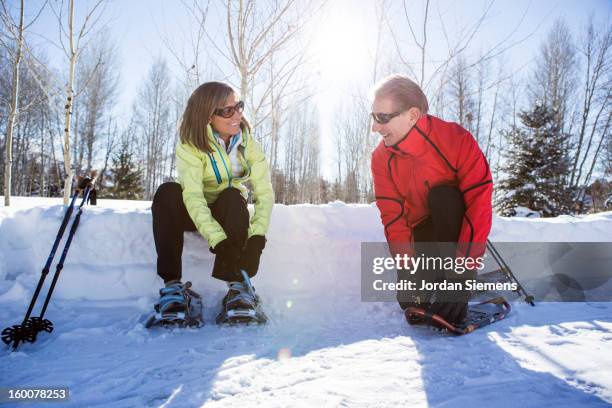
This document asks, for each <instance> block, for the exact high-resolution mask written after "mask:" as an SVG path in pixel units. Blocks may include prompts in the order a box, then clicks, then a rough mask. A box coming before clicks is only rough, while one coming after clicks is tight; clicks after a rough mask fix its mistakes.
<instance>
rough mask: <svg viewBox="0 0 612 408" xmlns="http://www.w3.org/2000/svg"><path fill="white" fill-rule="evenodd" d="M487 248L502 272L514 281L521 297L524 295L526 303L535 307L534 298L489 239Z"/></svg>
mask: <svg viewBox="0 0 612 408" xmlns="http://www.w3.org/2000/svg"><path fill="white" fill-rule="evenodd" d="M487 248H488V249H489V252H491V255H493V259H495V262H497V264H498V265H499V267H500V268H501V271H502V272H504V274H505V275H506V277H507V278H508V279H509V280H510V281H514V282H515V283H516V285H517V289H516V292H518V293H519V294H520V295H523V297H524V299H525V302H527V303H529V304H530V305H531V306H535V303H534V297H533V296H531V295H529V294H528V293H527V291H526V290H525V288H523V285H521V283H520V282H519V281H518V279H517V278H516V276H515V275H514V273H513V272H512V269H510V267H509V266H508V264H507V263H506V261H504V258H502V256H501V255H500V253H499V252H498V251H497V248H495V246H494V245H493V243H492V242H491V240H489V239H487Z"/></svg>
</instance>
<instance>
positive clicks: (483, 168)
mask: <svg viewBox="0 0 612 408" xmlns="http://www.w3.org/2000/svg"><path fill="white" fill-rule="evenodd" d="M427 111H428V102H427V97H426V96H425V94H424V93H423V91H422V90H421V88H420V87H419V86H418V85H417V84H416V83H414V82H413V81H411V80H410V79H408V78H407V77H405V76H401V75H392V76H390V77H388V78H386V79H384V80H383V81H381V82H380V83H379V84H378V85H377V86H376V88H375V90H374V102H373V103H372V114H371V115H372V118H373V124H372V131H373V132H376V133H378V134H379V135H380V136H381V138H382V140H381V142H380V143H379V145H378V146H377V147H376V149H375V150H374V152H373V153H372V175H373V179H374V191H375V194H376V205H377V206H378V208H379V210H380V215H381V219H382V223H383V225H384V228H385V236H386V238H387V242H388V243H389V246H390V248H391V251H392V253H394V255H395V254H397V253H404V254H406V253H409V254H411V255H418V253H419V251H420V250H419V249H418V248H419V244H418V243H422V242H453V243H457V246H456V247H455V249H454V250H453V256H455V255H461V256H464V257H473V258H475V257H479V256H482V255H483V254H484V251H485V246H486V242H487V237H488V235H489V231H490V229H491V218H492V205H491V195H492V191H493V183H492V178H491V172H490V170H489V165H488V163H487V160H486V158H485V156H484V154H483V153H482V151H481V150H480V148H479V147H478V144H477V143H476V141H475V140H474V137H473V136H472V135H471V134H470V133H469V132H468V131H467V130H465V129H464V128H462V127H461V126H459V125H458V124H456V123H450V122H444V121H442V120H441V119H439V118H436V117H435V116H431V115H429V114H428V113H427ZM415 244H416V245H415ZM425 246H426V247H427V249H425V250H423V251H421V252H420V253H426V254H427V255H428V256H430V255H432V249H431V248H432V245H429V246H427V245H425ZM415 250H416V253H415ZM455 251H456V252H455ZM434 252H435V250H434ZM443 253H444V250H439V251H438V253H437V254H435V255H437V256H442V255H443ZM446 253H447V254H448V252H446ZM452 275H453V276H451V279H455V280H458V281H463V282H465V280H466V279H468V278H473V277H475V271H470V272H469V273H464V274H456V273H453V274H452ZM446 277H447V278H448V277H449V275H448V274H447V275H446ZM414 278H415V277H414V276H412V275H410V273H409V272H408V271H405V270H398V280H400V279H408V280H410V279H414ZM423 278H424V279H429V278H430V277H423V276H421V279H423ZM417 285H419V286H420V283H419V282H417ZM438 298H442V297H441V296H438ZM431 299H432V298H431V293H429V294H427V293H425V292H421V293H419V292H418V291H417V292H415V291H411V292H410V293H406V292H404V293H401V292H398V301H399V303H400V306H401V307H402V309H405V308H407V307H409V306H415V305H416V306H419V307H423V308H426V309H428V310H429V311H431V312H432V313H436V314H438V315H441V316H442V317H443V318H445V319H446V320H447V321H449V322H451V323H460V322H461V321H463V319H464V318H465V315H466V312H467V302H468V300H469V291H463V292H462V293H458V294H455V296H454V297H453V299H452V301H436V300H434V301H433V302H430V300H431ZM434 299H435V298H434Z"/></svg>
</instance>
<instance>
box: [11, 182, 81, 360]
mask: <svg viewBox="0 0 612 408" xmlns="http://www.w3.org/2000/svg"><path fill="white" fill-rule="evenodd" d="M78 196H79V191H78V190H76V191H75V192H74V194H73V196H72V199H71V200H70V204H69V205H68V208H67V209H66V212H65V213H64V218H63V219H62V224H61V225H60V228H59V230H58V232H57V235H56V236H55V241H54V242H53V246H52V247H51V253H50V254H49V257H48V258H47V262H45V266H44V267H43V269H42V272H41V274H40V279H39V280H38V284H37V285H36V290H35V291H34V295H32V299H31V300H30V305H29V306H28V310H27V312H26V314H25V316H24V318H23V321H22V322H21V325H15V326H12V327H7V328H5V329H4V330H3V331H2V341H4V342H5V343H6V344H10V343H11V342H12V341H14V342H15V344H14V347H13V349H16V348H17V345H18V344H19V341H21V340H26V339H30V338H31V337H32V335H33V333H31V330H30V326H29V324H28V322H29V320H30V315H31V314H32V310H33V309H34V306H35V305H36V301H37V300H38V295H39V294H40V291H41V289H42V287H43V284H44V282H45V279H46V278H47V275H48V274H49V269H50V268H51V263H52V262H53V258H55V251H57V247H58V246H59V243H60V242H61V240H62V237H63V236H64V231H65V230H66V226H67V225H68V220H69V219H70V217H71V215H72V211H73V209H74V203H75V202H76V199H77V197H78ZM28 341H29V340H28Z"/></svg>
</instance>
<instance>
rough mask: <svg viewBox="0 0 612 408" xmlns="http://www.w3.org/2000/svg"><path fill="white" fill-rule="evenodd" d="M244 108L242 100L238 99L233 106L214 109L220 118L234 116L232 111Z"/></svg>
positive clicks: (240, 111)
mask: <svg viewBox="0 0 612 408" xmlns="http://www.w3.org/2000/svg"><path fill="white" fill-rule="evenodd" d="M243 110H244V102H242V101H240V102H238V103H237V104H236V105H234V106H227V107H225V108H217V109H215V112H214V113H215V115H217V116H221V117H222V118H226V119H227V118H231V117H232V116H234V113H236V112H239V113H242V111H243Z"/></svg>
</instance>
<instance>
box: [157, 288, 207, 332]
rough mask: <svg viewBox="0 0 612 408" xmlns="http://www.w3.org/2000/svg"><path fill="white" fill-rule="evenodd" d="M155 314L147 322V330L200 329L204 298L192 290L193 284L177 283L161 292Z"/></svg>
mask: <svg viewBox="0 0 612 408" xmlns="http://www.w3.org/2000/svg"><path fill="white" fill-rule="evenodd" d="M159 295H160V297H159V303H157V304H156V305H155V314H154V315H153V316H151V317H150V318H149V320H147V323H146V328H147V329H149V328H152V327H158V326H177V327H200V326H202V325H203V324H204V320H203V318H202V297H201V296H200V295H198V294H197V293H196V292H194V291H193V290H191V282H187V283H185V284H183V283H180V282H177V283H174V284H172V285H169V286H166V287H165V288H162V289H161V290H160V291H159Z"/></svg>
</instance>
